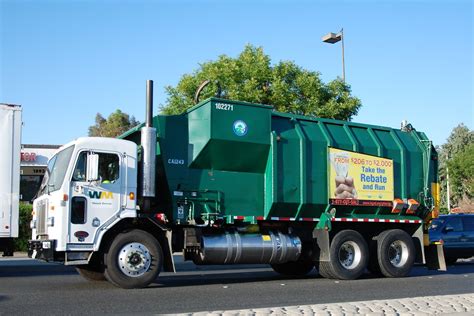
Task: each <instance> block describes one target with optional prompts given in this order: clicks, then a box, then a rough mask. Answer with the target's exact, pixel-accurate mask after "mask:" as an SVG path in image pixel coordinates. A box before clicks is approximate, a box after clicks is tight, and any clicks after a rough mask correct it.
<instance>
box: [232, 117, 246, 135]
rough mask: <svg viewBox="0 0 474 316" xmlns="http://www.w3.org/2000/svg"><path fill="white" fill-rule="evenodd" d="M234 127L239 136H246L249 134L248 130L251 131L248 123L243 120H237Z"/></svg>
mask: <svg viewBox="0 0 474 316" xmlns="http://www.w3.org/2000/svg"><path fill="white" fill-rule="evenodd" d="M232 128H233V130H234V134H235V135H237V136H245V135H247V132H248V131H249V128H248V126H247V123H245V122H244V121H242V120H238V121H235V122H234V125H233V126H232Z"/></svg>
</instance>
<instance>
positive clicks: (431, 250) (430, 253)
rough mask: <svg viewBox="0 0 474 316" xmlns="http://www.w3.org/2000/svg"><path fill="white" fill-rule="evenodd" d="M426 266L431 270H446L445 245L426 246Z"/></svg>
mask: <svg viewBox="0 0 474 316" xmlns="http://www.w3.org/2000/svg"><path fill="white" fill-rule="evenodd" d="M425 258H426V266H427V267H428V269H429V270H439V271H446V261H445V260H444V251H443V245H434V244H432V245H428V246H425Z"/></svg>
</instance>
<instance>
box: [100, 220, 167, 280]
mask: <svg viewBox="0 0 474 316" xmlns="http://www.w3.org/2000/svg"><path fill="white" fill-rule="evenodd" d="M162 265H163V252H162V250H161V246H160V244H159V242H158V240H156V238H155V237H153V236H152V235H151V234H149V233H147V232H145V231H143V230H138V229H135V230H132V231H129V232H125V233H121V234H119V235H118V236H117V237H116V238H115V240H114V241H113V242H112V244H111V245H110V248H109V251H108V253H107V254H106V268H105V273H104V274H105V277H106V278H107V280H108V281H109V282H111V283H112V284H114V285H116V286H118V287H121V288H126V289H131V288H142V287H146V286H148V285H149V284H150V283H151V282H153V281H154V280H155V279H156V278H157V277H158V274H159V273H160V271H161V267H162Z"/></svg>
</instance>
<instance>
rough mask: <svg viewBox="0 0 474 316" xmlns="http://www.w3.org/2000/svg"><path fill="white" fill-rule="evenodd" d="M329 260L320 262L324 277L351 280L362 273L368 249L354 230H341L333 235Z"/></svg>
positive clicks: (363, 240)
mask: <svg viewBox="0 0 474 316" xmlns="http://www.w3.org/2000/svg"><path fill="white" fill-rule="evenodd" d="M329 253H330V255H329V258H330V261H329V262H320V264H319V267H320V271H319V272H320V274H321V275H322V276H325V277H329V278H335V279H342V280H353V279H357V278H358V277H359V276H361V275H362V273H364V270H365V268H366V267H367V260H368V257H369V250H368V246H367V243H366V242H365V239H364V238H363V237H362V235H361V234H359V233H358V232H356V231H354V230H343V231H340V232H339V233H337V234H336V236H334V238H333V240H332V241H331V246H330V249H329Z"/></svg>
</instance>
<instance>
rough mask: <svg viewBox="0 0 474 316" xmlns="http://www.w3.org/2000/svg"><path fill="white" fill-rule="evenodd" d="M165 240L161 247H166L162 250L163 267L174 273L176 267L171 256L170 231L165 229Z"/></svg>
mask: <svg viewBox="0 0 474 316" xmlns="http://www.w3.org/2000/svg"><path fill="white" fill-rule="evenodd" d="M165 234H166V242H165V243H163V244H162V246H163V248H165V247H166V248H167V249H166V250H165V249H163V250H165V251H164V254H163V255H164V262H163V268H164V270H165V271H166V272H175V273H176V267H175V265H174V258H173V250H172V249H173V248H172V245H171V240H172V234H173V233H172V231H170V230H167V231H166V233H165Z"/></svg>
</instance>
